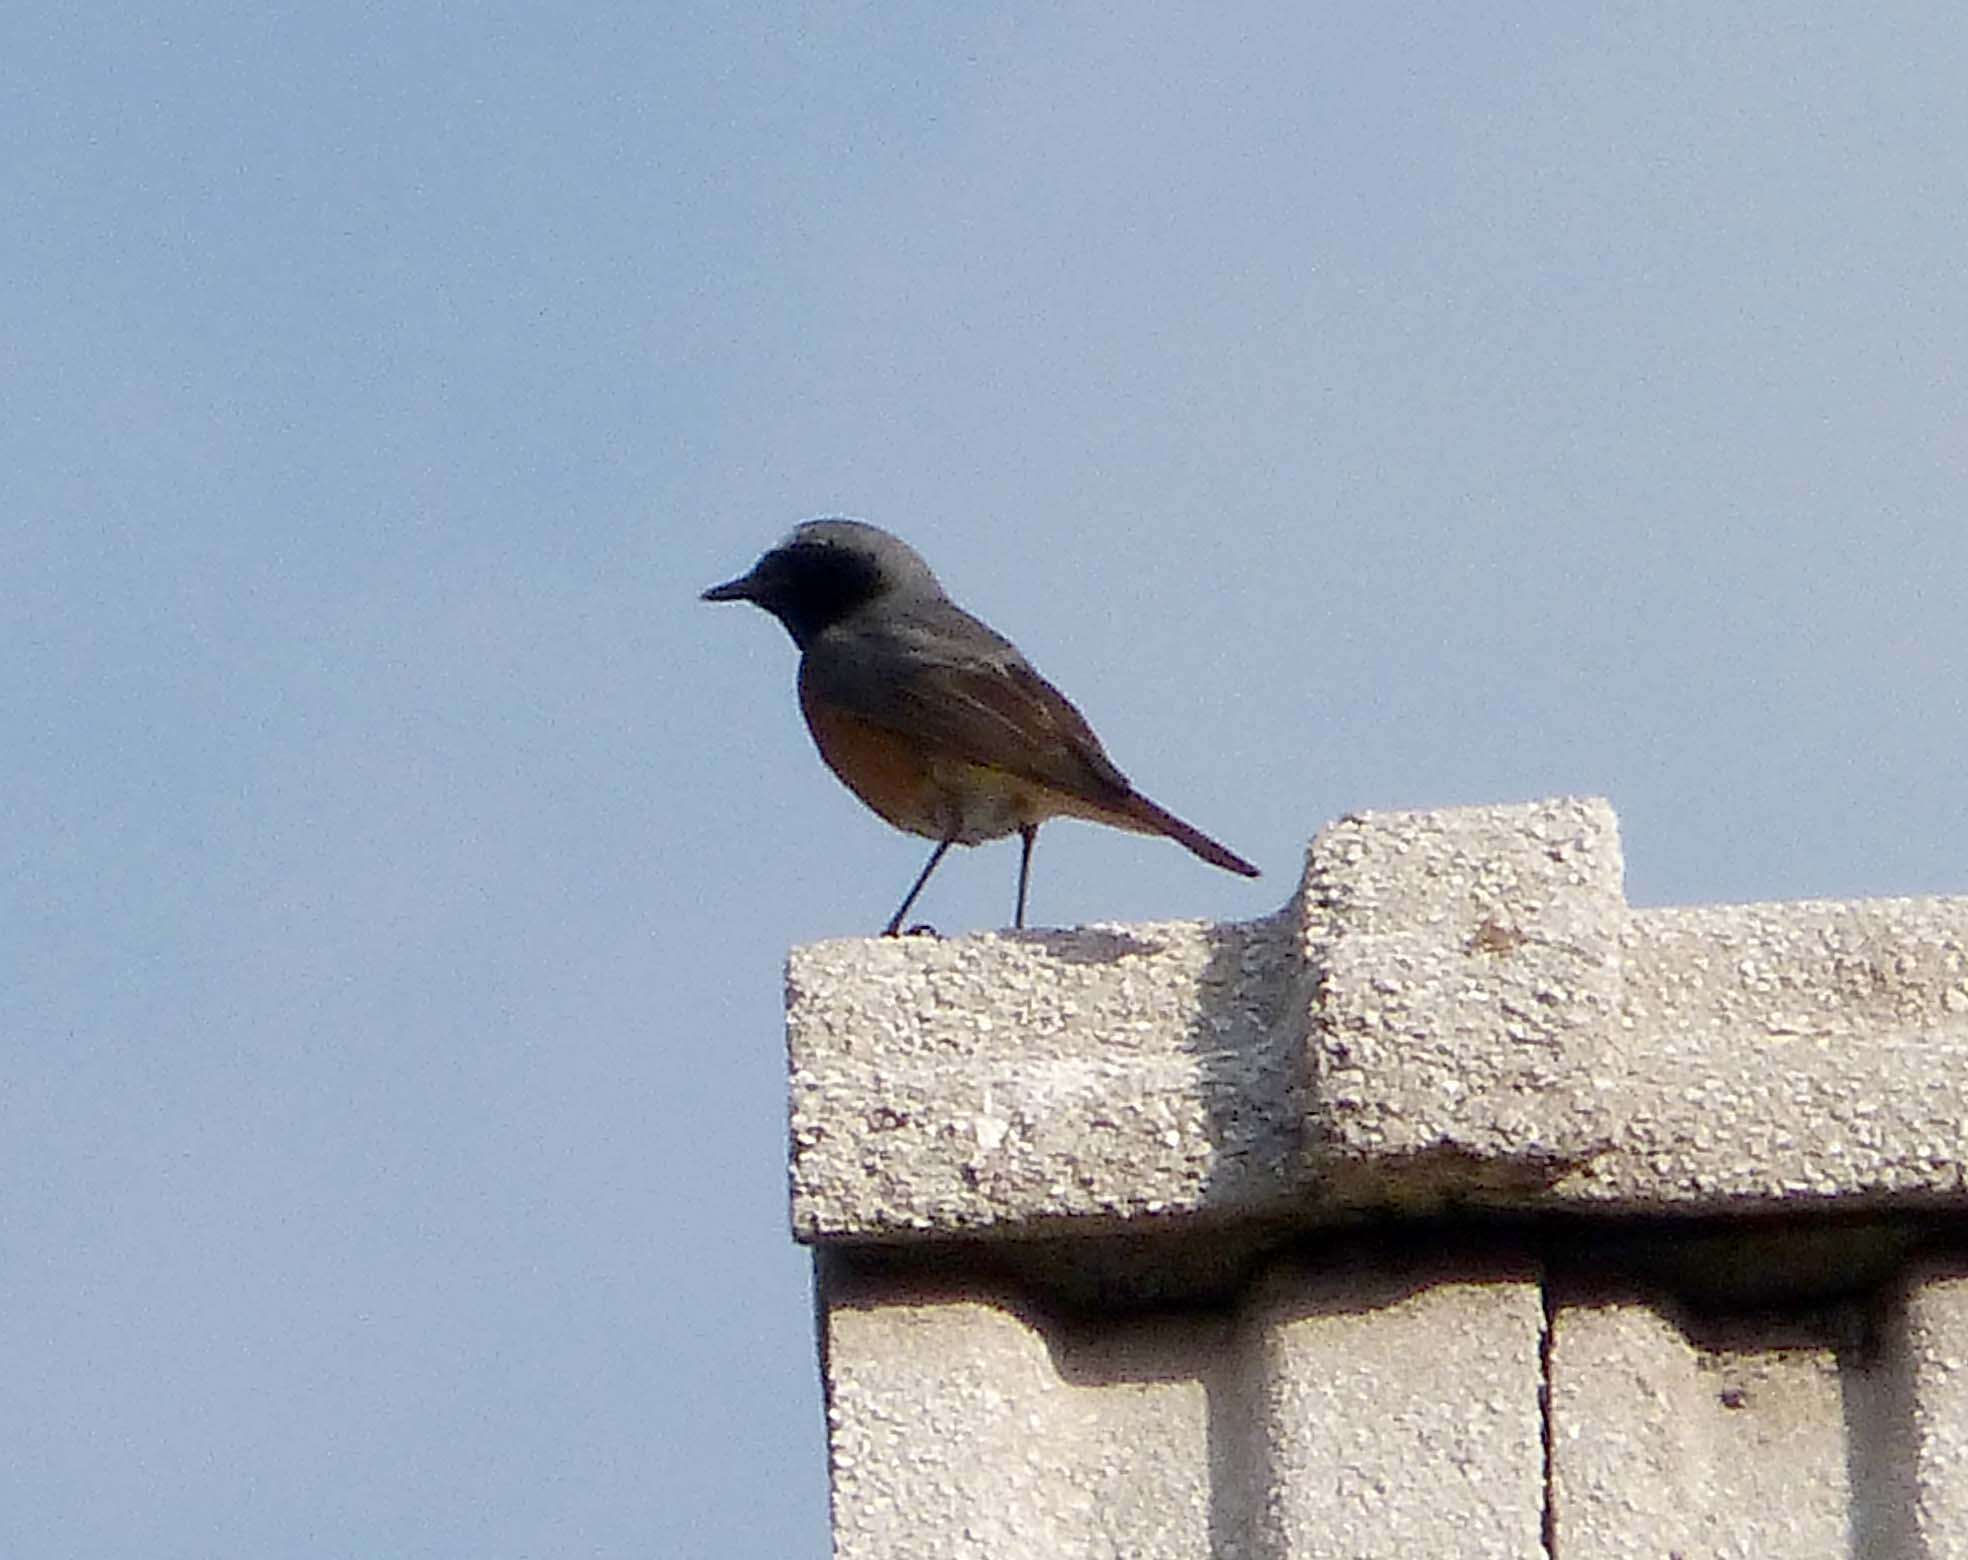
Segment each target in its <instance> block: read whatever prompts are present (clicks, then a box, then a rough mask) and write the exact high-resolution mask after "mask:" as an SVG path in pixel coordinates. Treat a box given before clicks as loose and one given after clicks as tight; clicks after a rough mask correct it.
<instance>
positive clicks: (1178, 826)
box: [1118, 791, 1258, 877]
mask: <svg viewBox="0 0 1968 1560" xmlns="http://www.w3.org/2000/svg"><path fill="white" fill-rule="evenodd" d="M1118 810H1119V811H1121V812H1123V813H1125V814H1126V816H1127V818H1128V819H1129V821H1130V822H1131V823H1133V824H1134V826H1135V827H1137V828H1139V829H1140V830H1142V832H1143V833H1146V834H1163V835H1166V836H1168V838H1170V839H1172V840H1174V841H1175V842H1176V844H1178V845H1181V846H1183V847H1185V848H1186V849H1188V850H1191V851H1193V852H1195V854H1197V855H1198V856H1201V857H1202V858H1203V860H1205V861H1207V862H1208V863H1209V864H1210V865H1211V866H1213V867H1221V868H1223V870H1224V871H1226V872H1235V873H1237V874H1239V875H1240V876H1242V877H1256V876H1257V875H1258V872H1257V868H1256V867H1254V866H1252V865H1251V864H1250V863H1249V862H1248V861H1246V860H1244V858H1243V857H1242V856H1239V855H1238V854H1237V853H1236V852H1235V851H1234V850H1231V849H1230V848H1229V847H1228V846H1225V845H1219V844H1217V842H1216V841H1215V840H1213V839H1211V838H1210V837H1209V836H1208V835H1207V834H1205V833H1203V831H1202V830H1201V829H1198V828H1196V827H1195V826H1194V825H1193V824H1187V823H1184V822H1183V821H1182V820H1181V819H1180V818H1178V817H1176V815H1175V814H1174V813H1172V812H1170V811H1169V810H1168V809H1167V808H1165V807H1157V806H1156V805H1155V804H1154V803H1153V802H1151V801H1149V800H1148V798H1147V797H1145V796H1143V795H1142V794H1141V793H1140V792H1139V791H1131V792H1130V793H1129V794H1128V799H1127V801H1126V802H1125V803H1124V804H1123V805H1122V806H1121V808H1119V809H1118Z"/></svg>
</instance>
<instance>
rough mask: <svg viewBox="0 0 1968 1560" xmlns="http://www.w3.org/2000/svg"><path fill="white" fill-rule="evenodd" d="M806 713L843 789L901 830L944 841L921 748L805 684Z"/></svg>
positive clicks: (936, 795) (934, 792) (802, 705)
mask: <svg viewBox="0 0 1968 1560" xmlns="http://www.w3.org/2000/svg"><path fill="white" fill-rule="evenodd" d="M800 712H801V713H802V714H804V715H805V716H806V728H807V730H808V731H810V732H812V733H813V745H814V746H815V747H817V748H818V749H819V750H820V756H821V757H822V758H823V759H825V760H826V761H827V767H828V768H829V769H831V770H833V772H834V773H835V774H836V775H838V776H840V780H841V784H843V785H844V786H846V787H847V788H848V789H849V790H850V791H852V792H853V793H854V794H855V795H856V796H858V797H860V798H861V800H862V801H864V802H866V803H867V804H868V806H870V807H871V808H873V809H874V810H875V811H876V812H877V813H879V814H880V815H881V816H882V817H884V818H886V819H887V820H888V821H889V822H890V823H892V824H894V825H895V827H896V828H898V829H906V830H907V831H908V832H909V833H911V834H921V835H925V836H927V837H929V838H931V839H935V838H938V837H940V835H941V832H942V822H943V821H942V817H941V813H942V807H941V805H940V802H941V797H940V789H939V787H938V786H937V785H936V783H935V779H934V776H933V775H932V773H931V768H930V764H929V762H928V759H927V757H926V756H925V754H924V753H923V751H922V748H921V745H920V744H918V743H915V742H912V741H910V740H909V738H907V737H904V736H902V735H900V734H899V733H897V732H894V731H890V730H889V729H888V728H886V727H884V726H877V725H874V724H872V723H871V722H868V721H865V720H862V719H861V718H860V717H859V716H857V715H850V714H848V713H846V712H845V711H843V710H841V709H839V708H838V707H837V706H834V705H831V704H828V703H826V702H825V701H824V700H821V699H817V698H814V697H813V696H812V695H811V694H810V693H809V692H808V690H807V686H806V682H805V680H804V679H802V680H801V682H800Z"/></svg>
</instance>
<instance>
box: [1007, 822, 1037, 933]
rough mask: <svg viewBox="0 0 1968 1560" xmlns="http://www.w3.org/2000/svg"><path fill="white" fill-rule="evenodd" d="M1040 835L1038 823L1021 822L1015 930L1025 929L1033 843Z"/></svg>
mask: <svg viewBox="0 0 1968 1560" xmlns="http://www.w3.org/2000/svg"><path fill="white" fill-rule="evenodd" d="M1038 837H1039V826H1038V825H1037V824H1036V823H1027V824H1021V825H1020V826H1019V830H1018V839H1019V843H1020V849H1019V852H1018V910H1017V913H1016V914H1014V915H1013V916H1012V918H1011V926H1012V930H1013V931H1020V932H1022V931H1023V930H1024V929H1025V889H1026V885H1027V884H1029V883H1030V882H1031V881H1032V844H1033V842H1034V841H1035V840H1037V839H1038Z"/></svg>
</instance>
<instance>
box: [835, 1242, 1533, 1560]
mask: <svg viewBox="0 0 1968 1560" xmlns="http://www.w3.org/2000/svg"><path fill="white" fill-rule="evenodd" d="M822 1293H823V1298H824V1299H825V1301H826V1324H825V1325H826V1327H827V1357H828V1359H829V1361H830V1373H829V1387H830V1393H829V1404H828V1417H829V1422H830V1427H831V1430H832V1445H833V1481H834V1544H835V1548H834V1553H835V1554H836V1556H838V1557H840V1560H944V1557H949V1556H975V1557H1001V1556H1015V1557H1024V1556H1030V1557H1032V1560H1041V1557H1043V1560H1055V1557H1059V1560H1065V1557H1073V1560H1096V1557H1097V1560H1156V1557H1162V1556H1171V1557H1172V1556H1194V1557H1209V1560H1293V1557H1299V1556H1314V1555H1331V1556H1342V1555H1343V1556H1346V1557H1348V1560H1411V1557H1414V1556H1417V1555H1432V1554H1445V1555H1451V1554H1452V1555H1454V1556H1457V1557H1458V1560H1489V1557H1495V1560H1508V1557H1514V1556H1519V1555H1534V1554H1536V1553H1537V1552H1538V1546H1539V1532H1540V1524H1541V1522H1542V1519H1543V1483H1542V1466H1543V1454H1542V1442H1541V1435H1542V1430H1541V1423H1542V1419H1541V1414H1540V1410H1539V1406H1538V1356H1539V1350H1540V1348H1541V1345H1542V1337H1543V1330H1544V1319H1543V1312H1542V1309H1541V1304H1540V1300H1539V1294H1538V1286H1537V1282H1536V1275H1535V1273H1534V1271H1532V1270H1529V1269H1526V1268H1524V1267H1522V1266H1518V1267H1515V1268H1509V1267H1495V1266H1491V1267H1487V1268H1486V1269H1484V1270H1481V1271H1470V1270H1467V1269H1461V1268H1456V1267H1451V1266H1443V1265H1433V1266H1422V1267H1418V1268H1416V1267H1404V1268H1402V1269H1400V1270H1399V1271H1395V1272H1377V1271H1371V1270H1359V1269H1355V1268H1351V1267H1346V1266H1342V1267H1338V1268H1331V1269H1323V1268H1318V1267H1309V1266H1304V1265H1300V1264H1296V1263H1290V1262H1285V1263H1280V1264H1278V1265H1277V1266H1276V1267H1274V1268H1273V1269H1272V1270H1270V1271H1268V1272H1267V1273H1266V1274H1264V1275H1263V1276H1262V1277H1261V1278H1260V1279H1259V1280H1258V1281H1257V1282H1256V1283H1254V1284H1253V1285H1252V1287H1251V1289H1250V1291H1249V1292H1248V1294H1247V1296H1246V1298H1245V1299H1244V1300H1243V1301H1242V1302H1241V1303H1240V1304H1238V1305H1236V1306H1234V1307H1231V1308H1228V1309H1224V1310H1215V1309H1212V1310H1206V1311H1184V1312H1174V1313H1162V1314H1152V1315H1145V1316H1133V1317H1126V1318H1120V1319H1110V1320H1108V1321H1105V1322H1093V1321H1090V1320H1089V1319H1087V1318H1085V1317H1072V1316H1070V1315H1066V1314H1062V1313H1060V1312H1058V1311H1057V1310H1055V1309H1053V1308H1049V1307H1047V1306H1046V1305H1044V1304H1043V1303H1039V1302H1035V1301H1033V1300H1031V1299H1029V1298H1026V1297H1022V1296H1019V1295H1016V1294H1013V1293H1008V1292H1005V1291H993V1290H991V1289H989V1288H978V1287H965V1286H962V1285H938V1284H934V1283H925V1282H896V1281H892V1280H891V1281H886V1282H875V1281H871V1280H869V1279H868V1278H867V1277H865V1276H861V1277H856V1276H854V1275H853V1274H852V1272H851V1270H849V1269H845V1268H843V1269H840V1270H838V1271H837V1272H835V1274H834V1276H832V1277H830V1278H828V1279H827V1280H825V1281H824V1282H823V1285H822ZM1421 1359H1428V1360H1430V1361H1431V1366H1430V1368H1429V1369H1427V1370H1417V1369H1416V1368H1415V1362H1416V1361H1417V1360H1421ZM1449 1534H1453V1535H1454V1539H1453V1546H1452V1547H1451V1548H1447V1549H1444V1548H1440V1547H1438V1546H1439V1544H1440V1543H1441V1542H1443V1541H1444V1540H1445V1536H1446V1535H1449Z"/></svg>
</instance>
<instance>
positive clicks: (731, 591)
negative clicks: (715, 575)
mask: <svg viewBox="0 0 1968 1560" xmlns="http://www.w3.org/2000/svg"><path fill="white" fill-rule="evenodd" d="M756 583H757V582H756V581H755V580H754V579H753V578H752V576H751V575H749V574H741V575H739V576H738V578H737V579H735V580H726V581H725V582H724V583H723V584H722V585H713V586H712V587H711V588H710V589H709V590H707V591H705V592H704V594H703V596H702V597H700V598H699V599H700V600H703V601H750V600H752V599H753V592H754V588H755V586H756Z"/></svg>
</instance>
